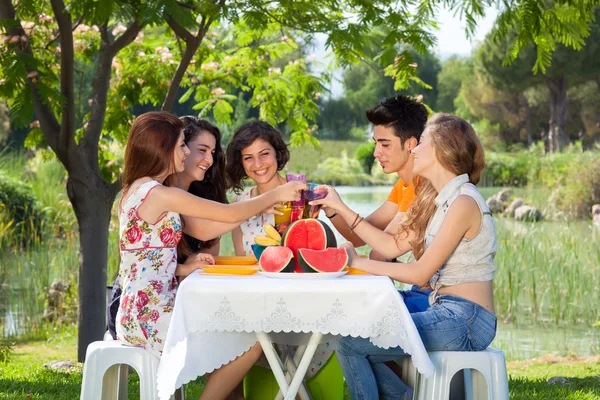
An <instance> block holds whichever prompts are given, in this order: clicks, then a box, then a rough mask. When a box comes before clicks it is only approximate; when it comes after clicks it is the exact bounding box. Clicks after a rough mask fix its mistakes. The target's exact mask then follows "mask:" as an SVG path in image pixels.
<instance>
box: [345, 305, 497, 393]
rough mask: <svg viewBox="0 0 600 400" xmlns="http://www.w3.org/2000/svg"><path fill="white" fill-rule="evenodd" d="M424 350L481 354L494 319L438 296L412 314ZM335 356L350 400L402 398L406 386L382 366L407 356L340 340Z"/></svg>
mask: <svg viewBox="0 0 600 400" xmlns="http://www.w3.org/2000/svg"><path fill="white" fill-rule="evenodd" d="M411 317H412V319H413V321H414V322H415V326H416V327H417V330H418V331H419V335H420V336H421V339H422V340H423V344H424V345H425V349H426V350H427V351H481V350H485V349H486V348H487V347H488V346H489V345H490V343H491V342H492V340H493V339H494V336H496V316H495V315H494V314H492V313H491V312H489V311H488V310H486V309H485V308H484V307H482V306H480V305H478V304H476V303H473V302H471V301H469V300H466V299H463V298H461V297H457V296H451V295H440V296H438V297H437V299H436V302H435V303H434V304H433V305H432V306H431V307H430V308H429V309H427V311H423V312H417V313H413V314H411ZM336 356H337V358H338V360H339V362H340V365H341V367H342V370H343V372H344V377H345V378H346V383H347V384H348V388H349V389H350V394H351V395H352V399H353V400H378V399H380V398H383V399H401V398H402V396H404V393H405V392H406V389H407V386H406V384H405V383H404V382H402V380H400V378H398V376H397V375H396V374H395V373H394V372H393V371H392V370H391V369H390V368H389V367H388V366H386V365H385V364H384V362H386V361H392V360H397V359H399V358H402V357H407V356H408V355H407V354H406V353H405V352H404V351H403V350H402V349H401V348H400V347H393V348H389V349H383V348H381V347H377V346H375V345H374V344H372V343H371V342H370V340H369V339H363V338H354V337H349V336H348V337H343V338H342V339H340V340H339V342H338V348H337V350H336Z"/></svg>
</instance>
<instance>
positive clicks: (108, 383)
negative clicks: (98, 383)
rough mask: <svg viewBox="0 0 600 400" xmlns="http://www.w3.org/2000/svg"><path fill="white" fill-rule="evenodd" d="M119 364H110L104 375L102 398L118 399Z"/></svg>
mask: <svg viewBox="0 0 600 400" xmlns="http://www.w3.org/2000/svg"><path fill="white" fill-rule="evenodd" d="M119 367H120V365H119V364H115V365H112V366H110V367H109V368H108V369H107V370H106V372H105V373H104V376H103V377H102V400H117V395H118V391H119Z"/></svg>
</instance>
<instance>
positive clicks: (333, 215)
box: [325, 211, 337, 219]
mask: <svg viewBox="0 0 600 400" xmlns="http://www.w3.org/2000/svg"><path fill="white" fill-rule="evenodd" d="M336 215H337V211H334V213H333V214H331V216H329V215H327V214H325V216H326V217H327V218H329V219H331V218H333V217H335V216H336Z"/></svg>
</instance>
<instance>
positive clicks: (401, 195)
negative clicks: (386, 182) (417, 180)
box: [387, 179, 416, 212]
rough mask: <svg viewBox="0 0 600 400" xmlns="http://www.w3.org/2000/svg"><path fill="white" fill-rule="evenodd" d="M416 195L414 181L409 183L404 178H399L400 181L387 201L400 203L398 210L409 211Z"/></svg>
mask: <svg viewBox="0 0 600 400" xmlns="http://www.w3.org/2000/svg"><path fill="white" fill-rule="evenodd" d="M415 197H416V195H415V187H414V185H413V183H412V182H411V183H410V184H409V185H407V184H406V182H404V181H403V180H402V179H398V182H396V184H395V185H394V188H393V189H392V191H391V192H390V195H389V196H388V198H387V201H391V202H392V203H396V204H398V211H400V212H407V211H408V209H409V207H410V203H412V201H413V200H414V199H415Z"/></svg>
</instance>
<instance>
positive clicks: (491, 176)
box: [480, 152, 531, 187]
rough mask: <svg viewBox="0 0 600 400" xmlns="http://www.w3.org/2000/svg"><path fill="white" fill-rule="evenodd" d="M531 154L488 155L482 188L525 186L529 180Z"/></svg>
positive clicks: (489, 153)
mask: <svg viewBox="0 0 600 400" xmlns="http://www.w3.org/2000/svg"><path fill="white" fill-rule="evenodd" d="M530 160H531V156H530V155H529V153H516V154H513V153H510V154H508V153H492V152H487V153H486V160H485V162H486V167H485V170H484V172H483V176H482V178H481V183H480V185H481V186H519V187H520V186H525V185H527V182H528V180H529V179H528V178H529V169H530V167H531V165H530Z"/></svg>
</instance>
